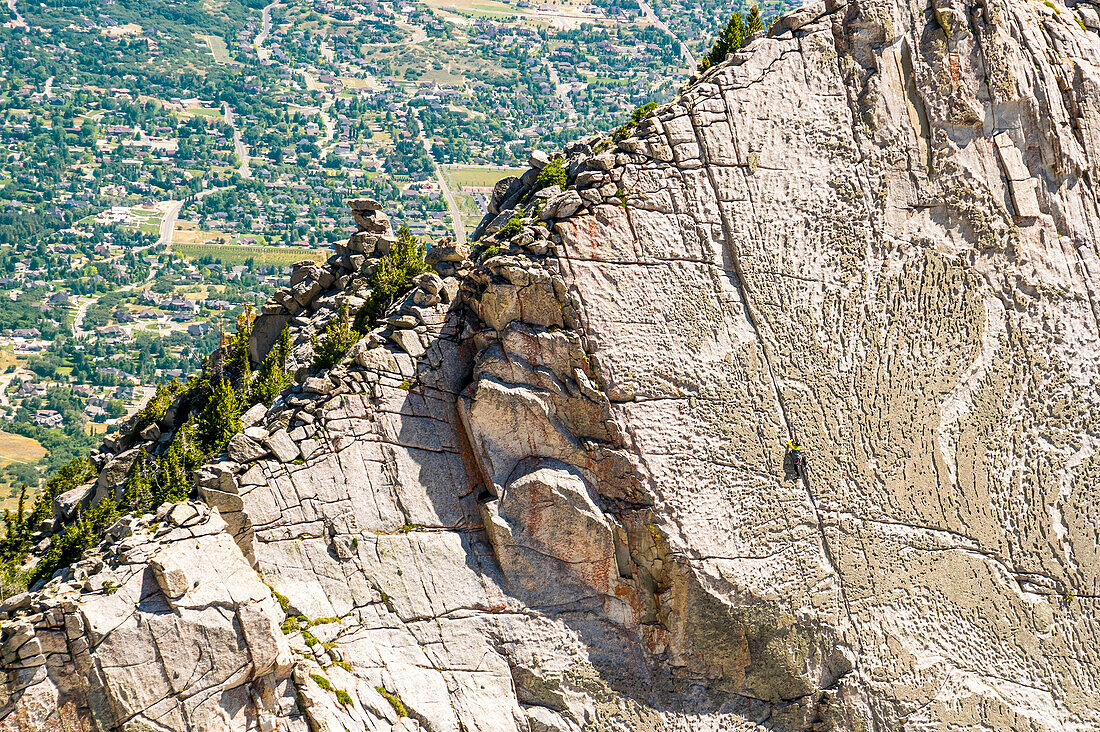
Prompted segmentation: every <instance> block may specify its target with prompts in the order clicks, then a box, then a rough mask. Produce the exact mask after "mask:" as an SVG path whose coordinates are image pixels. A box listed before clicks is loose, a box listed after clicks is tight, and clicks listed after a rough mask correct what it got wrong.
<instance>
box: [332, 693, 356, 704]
mask: <svg viewBox="0 0 1100 732" xmlns="http://www.w3.org/2000/svg"><path fill="white" fill-rule="evenodd" d="M336 701H338V702H340V703H341V704H343V705H344V706H345V707H350V706H351V705H352V704H353V703H354V702H353V701H352V698H351V694H349V693H347V692H346V691H344V690H343V689H337V690H336Z"/></svg>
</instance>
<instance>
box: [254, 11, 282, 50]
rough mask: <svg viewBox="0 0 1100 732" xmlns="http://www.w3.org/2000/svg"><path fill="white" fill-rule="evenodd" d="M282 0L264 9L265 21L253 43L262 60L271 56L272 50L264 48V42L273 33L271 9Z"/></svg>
mask: <svg viewBox="0 0 1100 732" xmlns="http://www.w3.org/2000/svg"><path fill="white" fill-rule="evenodd" d="M280 1H281V0H275V2H273V3H271V4H269V5H265V6H264V10H263V23H262V25H261V27H260V33H259V35H257V36H256V40H255V41H253V44H252V45H254V46H255V47H256V55H257V56H259V57H260V60H261V61H267V59H268V58H270V57H271V51H268V50H267V49H266V48H264V42H265V41H266V40H267V37H268V36H269V35H270V34H271V11H272V10H274V9H275V7H276V6H278V5H279V2H280Z"/></svg>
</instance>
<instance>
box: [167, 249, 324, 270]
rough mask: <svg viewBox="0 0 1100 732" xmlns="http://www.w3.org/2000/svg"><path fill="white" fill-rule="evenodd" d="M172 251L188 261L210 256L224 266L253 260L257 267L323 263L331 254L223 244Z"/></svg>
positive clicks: (319, 251)
mask: <svg viewBox="0 0 1100 732" xmlns="http://www.w3.org/2000/svg"><path fill="white" fill-rule="evenodd" d="M172 251H174V252H175V253H176V254H178V255H180V256H181V257H185V258H187V259H201V258H202V257H206V256H210V257H213V258H214V259H218V260H221V262H222V264H230V265H232V264H244V263H245V261H246V260H248V259H252V260H254V261H255V263H256V265H257V266H261V267H262V266H267V265H274V266H276V267H288V266H290V265H292V264H294V263H295V262H301V261H302V260H303V259H312V260H313V261H314V262H323V261H325V260H326V259H328V257H329V254H330V253H331V252H330V251H329V250H328V249H303V248H301V247H264V246H237V245H222V244H173V245H172Z"/></svg>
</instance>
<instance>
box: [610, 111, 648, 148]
mask: <svg viewBox="0 0 1100 732" xmlns="http://www.w3.org/2000/svg"><path fill="white" fill-rule="evenodd" d="M656 108H657V102H646V103H645V104H643V105H642V106H640V107H638V108H637V109H635V110H634V111H633V112H631V113H630V119H629V120H627V121H626V122H625V123H623V125H622V127H620V128H618V129H617V130H615V132H614V133H613V134H612V137H614V138H616V139H620V140H621V139H622V138H624V137H627V136H628V135H629V134H630V133H631V132H633V131H634V128H635V127H637V126H638V123H639V122H641V121H642V119H644V118H645V116H646V115H647V114H649V113H650V112H652V111H653V110H654V109H656Z"/></svg>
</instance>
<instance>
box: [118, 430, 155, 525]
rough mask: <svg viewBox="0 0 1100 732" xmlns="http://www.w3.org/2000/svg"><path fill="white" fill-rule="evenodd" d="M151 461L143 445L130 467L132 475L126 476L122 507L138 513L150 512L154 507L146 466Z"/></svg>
mask: <svg viewBox="0 0 1100 732" xmlns="http://www.w3.org/2000/svg"><path fill="white" fill-rule="evenodd" d="M148 462H149V453H147V452H146V451H145V448H144V447H142V448H141V449H140V450H138V456H137V459H136V460H135V461H134V465H133V467H132V468H130V475H129V476H127V478H126V485H125V486H124V487H123V489H122V508H123V510H125V511H132V512H133V513H135V514H137V515H139V516H140V515H141V514H143V513H148V512H149V511H151V510H152V509H153V487H152V485H151V484H150V482H149V478H147V477H146V476H145V466H146V465H147V464H148Z"/></svg>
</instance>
